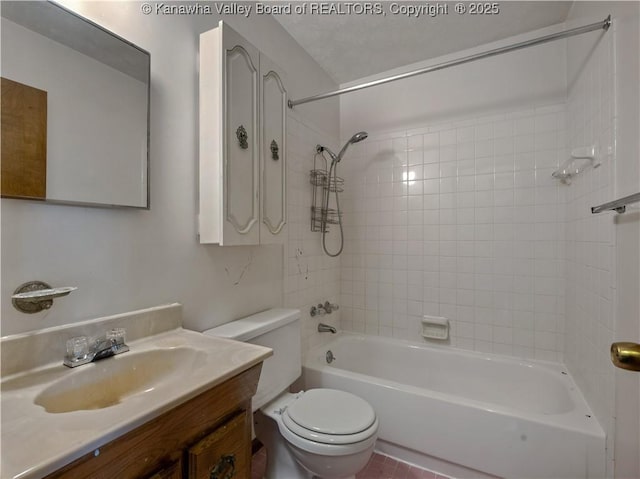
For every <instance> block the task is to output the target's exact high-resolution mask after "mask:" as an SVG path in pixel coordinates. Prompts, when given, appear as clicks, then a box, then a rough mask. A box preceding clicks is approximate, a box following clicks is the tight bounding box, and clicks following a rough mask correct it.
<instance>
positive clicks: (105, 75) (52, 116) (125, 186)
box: [2, 18, 147, 206]
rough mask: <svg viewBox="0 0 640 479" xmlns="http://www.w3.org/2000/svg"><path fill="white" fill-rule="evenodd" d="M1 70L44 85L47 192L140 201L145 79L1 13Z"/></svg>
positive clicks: (56, 196)
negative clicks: (110, 65)
mask: <svg viewBox="0 0 640 479" xmlns="http://www.w3.org/2000/svg"><path fill="white" fill-rule="evenodd" d="M16 45H21V48H16ZM26 51H27V52H29V54H28V55H25V52H26ZM52 72H55V74H51V73H52ZM2 75H3V76H4V77H6V78H10V79H11V80H14V81H17V82H19V83H23V84H25V85H28V86H31V87H34V88H38V89H40V90H44V91H46V92H47V195H46V197H47V199H51V200H61V201H80V202H86V203H103V204H119V205H129V206H145V205H146V202H147V181H146V172H147V86H146V84H144V83H143V82H141V81H140V80H137V79H136V78H133V77H131V76H129V75H126V74H125V73H122V72H121V71H118V70H116V69H114V68H111V67H109V66H107V65H105V64H104V63H100V62H99V61H97V60H94V59H93V58H90V57H88V56H86V55H83V54H82V53H79V52H77V51H76V50H73V49H71V48H69V47H67V46H65V45H62V44H60V43H57V42H54V41H53V40H50V39H49V38H46V37H44V36H42V35H40V34H38V33H35V32H33V31H31V30H29V29H27V28H25V27H23V26H21V25H18V24H16V23H13V22H10V21H9V20H7V19H5V18H2ZM115 139H117V141H114V140H115Z"/></svg>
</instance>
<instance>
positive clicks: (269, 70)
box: [260, 54, 287, 243]
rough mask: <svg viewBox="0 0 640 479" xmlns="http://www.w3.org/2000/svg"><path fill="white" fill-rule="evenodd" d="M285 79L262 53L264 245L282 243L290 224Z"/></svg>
mask: <svg viewBox="0 0 640 479" xmlns="http://www.w3.org/2000/svg"><path fill="white" fill-rule="evenodd" d="M282 77H283V75H282V72H281V71H280V70H279V69H278V67H277V66H276V65H275V64H274V63H273V62H272V61H271V60H269V59H268V58H267V57H266V56H265V55H262V54H261V56H260V78H261V90H260V98H261V127H262V135H261V152H260V153H261V157H260V159H261V177H260V191H261V205H260V221H261V224H260V242H261V243H280V242H282V241H283V240H284V236H285V234H284V233H283V229H284V225H285V223H286V221H287V195H286V190H287V184H286V177H287V161H286V160H287V145H286V131H287V130H286V122H287V92H286V90H285V88H284V85H283V82H282Z"/></svg>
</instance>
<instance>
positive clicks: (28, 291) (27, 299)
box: [11, 281, 78, 314]
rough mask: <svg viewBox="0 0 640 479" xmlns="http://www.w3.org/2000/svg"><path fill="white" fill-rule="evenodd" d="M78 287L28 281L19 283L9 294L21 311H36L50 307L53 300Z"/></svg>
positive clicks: (12, 301) (29, 312) (30, 312)
mask: <svg viewBox="0 0 640 479" xmlns="http://www.w3.org/2000/svg"><path fill="white" fill-rule="evenodd" d="M76 289H78V288H77V287H76V286H64V287H61V288H52V287H51V286H49V285H48V284H47V283H45V282H44V281H29V282H28V283H24V284H21V285H20V286H18V288H17V289H16V290H15V291H14V293H13V295H12V296H11V303H12V304H13V306H14V307H15V308H16V309H17V310H18V311H20V312H22V313H28V314H32V313H38V312H40V311H43V310H45V309H49V308H51V306H52V305H53V300H54V299H55V298H60V297H62V296H66V295H68V294H69V293H71V292H72V291H75V290H76Z"/></svg>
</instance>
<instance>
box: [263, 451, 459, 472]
mask: <svg viewBox="0 0 640 479" xmlns="http://www.w3.org/2000/svg"><path fill="white" fill-rule="evenodd" d="M266 464H267V454H266V452H265V449H264V447H263V448H261V449H260V450H259V451H258V452H256V453H255V454H254V455H253V461H252V463H251V479H262V475H263V474H264V468H265V466H266ZM282 479H286V478H282ZM356 479H448V478H447V477H446V476H441V475H439V474H435V473H433V472H431V471H425V470H424V469H420V468H418V467H416V466H411V465H409V464H407V463H404V462H400V461H396V460H395V459H393V458H392V457H388V456H383V455H382V454H373V456H371V460H369V463H368V464H367V465H366V467H365V468H364V469H363V470H362V471H361V472H360V473H359V474H358V475H357V476H356Z"/></svg>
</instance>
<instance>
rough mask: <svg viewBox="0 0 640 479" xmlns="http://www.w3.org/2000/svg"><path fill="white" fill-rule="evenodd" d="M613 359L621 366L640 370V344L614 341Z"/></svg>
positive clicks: (612, 346) (612, 347) (630, 369)
mask: <svg viewBox="0 0 640 479" xmlns="http://www.w3.org/2000/svg"><path fill="white" fill-rule="evenodd" d="M611 361H612V362H613V364H615V365H616V366H617V367H619V368H622V369H628V370H629V371H640V344H636V343H613V344H612V345H611Z"/></svg>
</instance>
